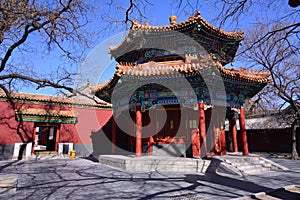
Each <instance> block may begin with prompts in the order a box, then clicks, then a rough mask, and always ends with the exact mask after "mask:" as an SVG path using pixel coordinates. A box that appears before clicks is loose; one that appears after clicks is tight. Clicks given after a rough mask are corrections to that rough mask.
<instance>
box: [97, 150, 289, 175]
mask: <svg viewBox="0 0 300 200" xmlns="http://www.w3.org/2000/svg"><path fill="white" fill-rule="evenodd" d="M99 162H100V163H101V164H104V165H107V166H110V167H114V168H117V169H122V170H126V171H129V172H151V171H160V172H186V173H206V172H211V173H225V174H231V175H238V176H244V175H253V174H259V173H265V172H270V171H284V170H288V169H287V168H286V167H283V166H281V165H279V164H277V163H275V162H272V161H271V160H268V159H266V158H263V157H261V156H258V155H255V154H250V155H249V156H243V155H242V154H241V153H228V154H227V155H223V156H212V157H208V158H205V159H201V158H184V157H170V156H169V157H167V156H165V157H163V156H142V157H135V156H123V155H100V156H99Z"/></svg>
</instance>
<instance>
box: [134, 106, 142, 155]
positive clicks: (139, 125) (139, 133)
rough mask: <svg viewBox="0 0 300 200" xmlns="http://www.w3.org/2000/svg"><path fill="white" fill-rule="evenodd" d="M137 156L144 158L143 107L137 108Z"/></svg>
mask: <svg viewBox="0 0 300 200" xmlns="http://www.w3.org/2000/svg"><path fill="white" fill-rule="evenodd" d="M135 115H136V119H135V120H136V122H135V123H136V129H135V155H136V156H137V157H140V156H142V112H141V106H136V113H135Z"/></svg>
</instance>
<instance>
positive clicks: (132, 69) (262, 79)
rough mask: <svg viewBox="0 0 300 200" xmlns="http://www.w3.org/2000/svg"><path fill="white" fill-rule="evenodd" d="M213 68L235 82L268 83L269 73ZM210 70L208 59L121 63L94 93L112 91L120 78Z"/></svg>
mask: <svg viewBox="0 0 300 200" xmlns="http://www.w3.org/2000/svg"><path fill="white" fill-rule="evenodd" d="M214 67H217V68H218V70H219V72H220V74H221V76H222V77H223V78H228V79H230V80H237V81H241V82H248V83H260V84H265V83H269V82H271V81H270V78H269V76H270V73H268V72H259V71H248V70H245V69H244V68H241V69H240V70H238V69H232V68H225V67H223V66H222V64H221V63H219V62H214ZM209 68H212V61H211V60H209V59H201V61H200V60H197V61H194V62H191V63H185V62H184V61H182V60H177V61H166V62H148V63H143V64H132V63H123V64H122V63H121V64H117V66H116V69H117V70H116V72H115V74H114V76H113V78H112V79H110V80H109V81H107V82H105V83H101V84H98V85H95V86H94V87H93V92H94V93H96V94H97V93H101V92H104V91H108V90H110V89H112V88H113V87H114V86H115V84H116V83H117V82H118V80H119V79H120V78H121V77H122V76H125V77H131V78H132V79H135V78H136V79H139V78H154V77H158V78H159V77H176V75H179V74H181V75H186V74H191V73H200V74H201V72H205V71H206V70H208V69H209Z"/></svg>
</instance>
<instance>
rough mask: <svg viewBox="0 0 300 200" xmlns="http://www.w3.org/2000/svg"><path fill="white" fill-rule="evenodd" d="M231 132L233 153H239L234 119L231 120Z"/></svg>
mask: <svg viewBox="0 0 300 200" xmlns="http://www.w3.org/2000/svg"><path fill="white" fill-rule="evenodd" d="M229 125H230V130H231V133H232V143H233V152H238V145H237V138H236V135H237V134H236V119H235V118H234V117H232V118H231V119H230V123H229Z"/></svg>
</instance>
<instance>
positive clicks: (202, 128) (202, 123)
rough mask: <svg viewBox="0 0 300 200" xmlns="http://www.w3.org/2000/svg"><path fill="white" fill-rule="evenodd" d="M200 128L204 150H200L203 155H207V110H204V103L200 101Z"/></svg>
mask: <svg viewBox="0 0 300 200" xmlns="http://www.w3.org/2000/svg"><path fill="white" fill-rule="evenodd" d="M198 107H199V116H200V117H199V130H200V140H201V141H202V144H201V146H202V150H203V151H202V152H201V150H200V154H201V157H203V156H206V154H207V149H206V127H205V112H204V103H203V102H199V103H198Z"/></svg>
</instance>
